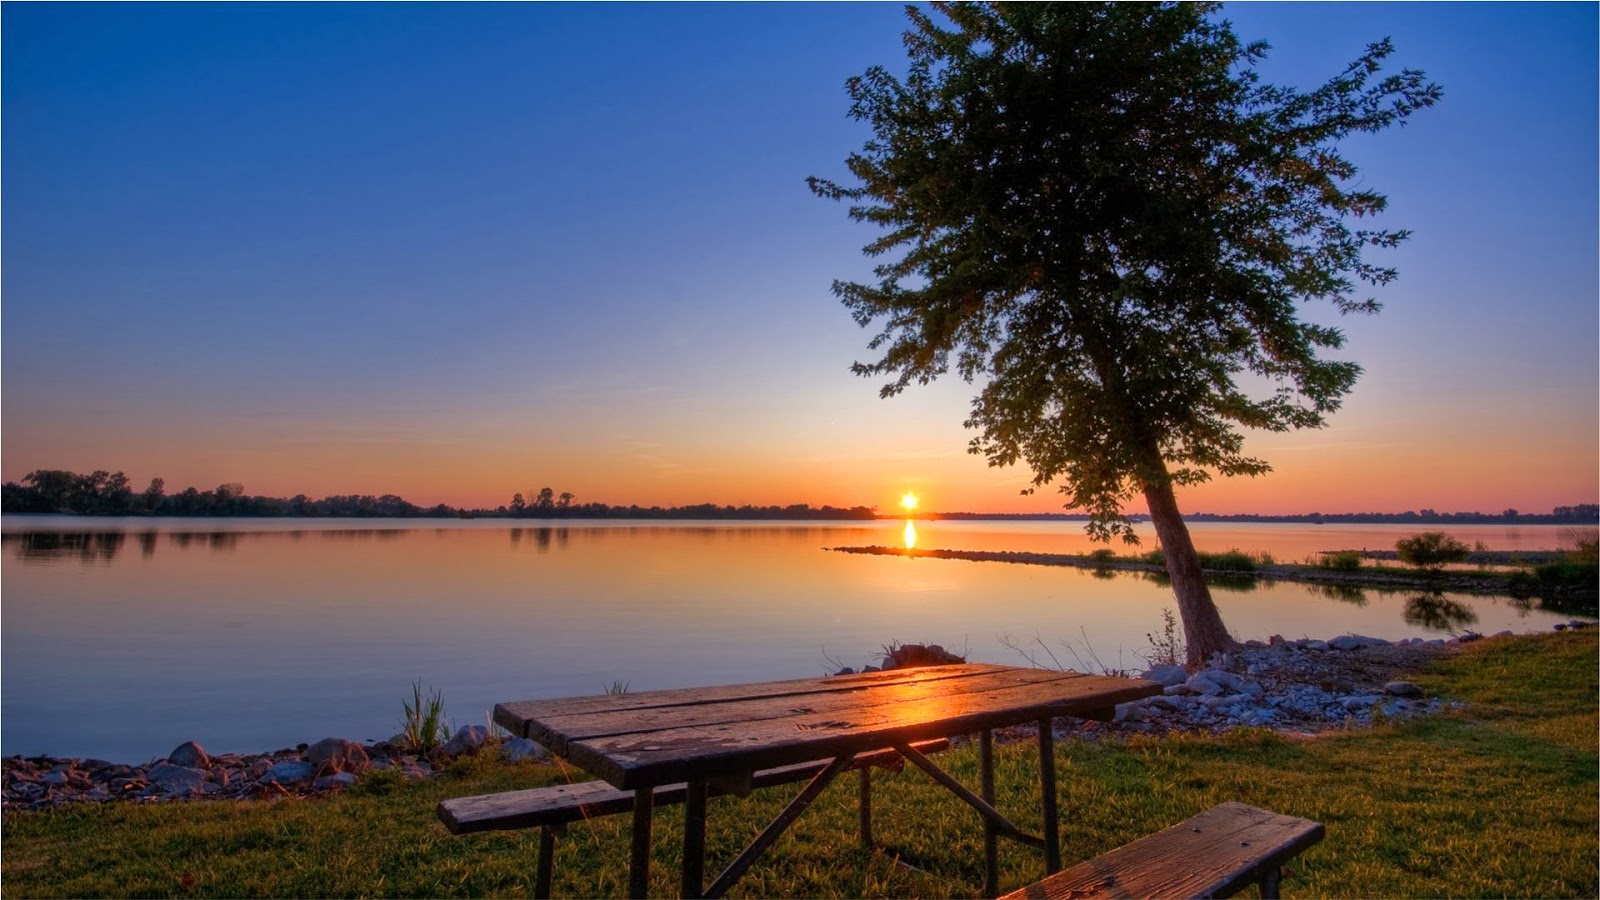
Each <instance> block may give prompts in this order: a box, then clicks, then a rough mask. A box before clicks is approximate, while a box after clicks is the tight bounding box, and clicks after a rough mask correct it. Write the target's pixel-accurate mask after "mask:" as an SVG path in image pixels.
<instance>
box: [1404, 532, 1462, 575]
mask: <svg viewBox="0 0 1600 900" xmlns="http://www.w3.org/2000/svg"><path fill="white" fill-rule="evenodd" d="M1394 549H1395V553H1396V555H1398V556H1399V557H1400V561H1401V562H1403V563H1408V564H1410V565H1413V566H1416V567H1417V568H1419V569H1426V570H1427V571H1429V572H1438V571H1439V570H1440V569H1443V568H1444V567H1445V564H1446V563H1454V562H1465V561H1466V559H1467V557H1468V556H1469V555H1470V554H1471V553H1472V551H1471V550H1469V549H1467V545H1466V544H1463V543H1462V542H1460V541H1458V540H1456V539H1455V538H1453V537H1451V536H1450V535H1448V534H1445V533H1444V532H1442V531H1424V532H1421V533H1420V534H1414V535H1412V536H1411V537H1408V538H1401V539H1400V540H1398V541H1395V544H1394Z"/></svg>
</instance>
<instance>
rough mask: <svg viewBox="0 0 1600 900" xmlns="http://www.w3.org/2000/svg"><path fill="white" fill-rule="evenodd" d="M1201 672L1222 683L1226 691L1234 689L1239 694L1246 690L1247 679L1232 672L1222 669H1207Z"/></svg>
mask: <svg viewBox="0 0 1600 900" xmlns="http://www.w3.org/2000/svg"><path fill="white" fill-rule="evenodd" d="M1201 674H1202V675H1205V676H1206V677H1207V678H1209V679H1211V680H1212V681H1214V682H1216V683H1217V684H1219V685H1221V686H1222V688H1223V689H1224V690H1226V691H1232V692H1233V693H1235V694H1237V693H1240V692H1242V691H1243V690H1244V686H1245V680H1244V679H1243V678H1240V677H1239V676H1237V675H1235V674H1233V673H1232V672H1224V671H1221V670H1220V669H1207V670H1206V671H1204V672H1202V673H1201Z"/></svg>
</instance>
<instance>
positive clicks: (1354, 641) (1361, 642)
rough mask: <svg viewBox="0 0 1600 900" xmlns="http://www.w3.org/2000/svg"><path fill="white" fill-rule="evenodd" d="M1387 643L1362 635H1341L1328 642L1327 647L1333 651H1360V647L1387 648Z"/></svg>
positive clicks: (1380, 639) (1381, 639)
mask: <svg viewBox="0 0 1600 900" xmlns="http://www.w3.org/2000/svg"><path fill="white" fill-rule="evenodd" d="M1388 645H1389V642H1388V641H1386V640H1384V639H1383V638H1375V637H1367V636H1366V635H1364V634H1341V635H1339V636H1338V637H1336V638H1334V639H1332V640H1330V641H1328V646H1329V647H1332V648H1333V649H1335V650H1360V649H1361V648H1362V647H1387V646H1388Z"/></svg>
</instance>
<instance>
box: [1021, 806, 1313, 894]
mask: <svg viewBox="0 0 1600 900" xmlns="http://www.w3.org/2000/svg"><path fill="white" fill-rule="evenodd" d="M1322 835H1323V828H1322V823H1320V822H1313V821H1311V820H1310V819H1300V818H1296V817H1294V816H1280V815H1278V814H1276V813H1271V812H1267V811H1266V810H1264V809H1257V808H1255V807H1254V806H1246V805H1244V804H1243V803H1223V804H1221V805H1219V806H1214V807H1212V808H1211V809H1208V810H1206V811H1205V812H1203V813H1200V814H1199V815H1197V816H1194V817H1192V818H1190V819H1186V820H1184V821H1182V822H1179V823H1178V824H1176V825H1174V826H1172V827H1171V828H1167V829H1164V830H1162V831H1158V832H1156V833H1155V834H1152V835H1150V836H1148V837H1143V838H1140V839H1139V840H1137V841H1134V842H1133V843H1131V844H1126V845H1124V846H1121V847H1118V848H1117V849H1115V850H1112V851H1111V852H1109V853H1106V854H1103V855H1101V856H1097V857H1095V858H1094V859H1091V860H1089V861H1088V862H1084V863H1080V864H1078V865H1076V866H1073V867H1072V868H1070V869H1065V870H1063V871H1060V872H1057V873H1056V874H1054V875H1051V876H1050V877H1049V878H1046V879H1045V880H1043V881H1040V882H1038V883H1037V884H1031V885H1029V886H1027V887H1025V888H1023V889H1021V890H1019V891H1014V892H1012V893H1010V894H1007V895H1006V896H1005V897H1004V898H1002V900H1088V898H1097V897H1103V898H1113V897H1116V898H1121V897H1171V898H1188V897H1230V896H1232V895H1234V894H1236V893H1238V892H1239V891H1241V890H1243V889H1244V888H1245V887H1246V886H1248V885H1250V884H1259V885H1260V886H1261V896H1262V897H1263V898H1269V897H1277V896H1278V882H1279V879H1280V877H1281V872H1280V870H1281V867H1282V866H1283V864H1284V863H1285V862H1287V861H1288V860H1290V859H1292V858H1293V857H1295V856H1296V855H1298V854H1299V853H1300V852H1301V851H1302V850H1304V849H1306V848H1307V847H1309V846H1311V845H1312V844H1315V843H1316V842H1318V841H1320V840H1322Z"/></svg>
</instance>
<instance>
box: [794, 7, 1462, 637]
mask: <svg viewBox="0 0 1600 900" xmlns="http://www.w3.org/2000/svg"><path fill="white" fill-rule="evenodd" d="M934 7H935V9H936V10H937V11H938V12H939V13H942V16H943V19H945V20H946V21H945V22H943V23H937V22H935V21H934V19H933V18H932V17H931V16H930V15H928V14H925V13H924V12H922V11H919V10H918V9H916V8H908V9H907V15H908V16H909V17H910V20H911V27H910V29H909V30H908V31H907V32H906V34H905V45H906V48H907V50H908V53H909V56H910V60H909V69H908V70H907V73H906V74H905V76H904V77H903V78H897V77H895V76H894V75H892V74H891V73H890V72H889V71H888V70H887V69H885V68H882V67H874V68H872V69H869V70H867V72H866V73H865V74H863V75H860V76H857V77H855V78H852V79H850V80H849V82H848V83H847V87H848V90H849V93H850V97H851V100H852V104H851V107H850V115H851V117H853V118H855V119H857V120H860V121H862V122H865V123H866V124H867V125H869V126H870V127H871V129H872V137H871V139H870V140H868V141H867V143H866V144H865V145H864V146H863V147H862V148H861V149H860V150H859V151H857V152H855V153H852V154H851V155H850V156H849V158H848V160H847V165H848V167H849V170H850V172H851V174H852V175H854V177H855V182H854V183H848V184H845V183H838V182H834V181H829V180H826V179H818V178H813V179H811V180H810V184H811V188H812V190H814V191H815V192H816V193H817V194H819V195H821V196H823V197H826V198H831V199H836V200H844V201H847V202H848V203H849V204H850V207H849V209H850V217H851V218H852V219H855V220H857V221H865V222H868V223H871V224H874V225H877V226H880V227H881V228H882V229H883V230H884V233H883V234H882V235H881V236H880V237H879V238H877V239H876V240H874V241H872V242H871V243H870V244H868V245H867V246H866V248H865V251H866V253H867V254H868V255H870V256H873V257H877V258H879V259H880V262H879V264H878V265H877V266H876V267H875V269H874V274H875V277H876V279H877V280H876V281H873V282H872V283H856V282H849V281H840V282H836V283H835V284H834V292H835V293H836V294H837V295H838V296H839V297H840V298H841V300H842V301H843V302H844V304H845V305H846V306H847V307H848V308H849V309H850V310H851V312H852V313H853V314H854V316H855V318H856V320H857V321H858V322H859V323H860V324H861V325H863V326H873V325H875V326H876V327H878V328H879V329H880V330H879V331H878V333H877V336H876V337H874V338H873V339H872V341H871V343H870V345H869V346H870V347H871V348H872V349H874V350H878V351H881V352H882V355H881V356H880V357H879V358H878V359H877V360H876V361H872V362H861V363H856V364H855V366H854V370H855V371H856V372H857V373H858V374H861V375H866V376H869V377H881V376H890V380H889V381H888V382H887V383H886V384H885V385H884V386H883V388H882V394H883V395H884V396H892V395H894V394H897V393H899V392H900V391H902V390H904V389H905V388H906V387H907V386H909V385H911V384H912V383H914V382H915V383H920V384H926V383H928V382H929V381H932V380H933V379H934V378H936V377H938V376H940V375H944V374H946V372H947V371H949V369H950V368H951V367H954V368H955V370H956V372H958V373H959V374H960V375H961V376H962V377H963V378H965V379H966V380H967V381H969V382H972V383H974V384H976V385H978V386H979V388H980V390H979V392H978V394H977V396H976V397H975V398H974V399H973V401H972V408H971V415H970V417H969V418H968V419H967V421H966V425H967V427H969V428H972V429H974V430H976V431H977V432H978V436H977V437H975V438H974V439H973V440H972V442H971V445H970V449H971V451H972V452H974V453H981V454H983V455H985V456H987V457H988V459H989V462H990V463H991V464H992V465H1011V464H1014V463H1018V462H1022V463H1025V464H1026V465H1027V466H1028V467H1029V468H1030V469H1031V470H1032V473H1033V476H1032V482H1033V485H1034V486H1035V487H1043V486H1047V485H1051V484H1057V485H1058V486H1059V489H1060V491H1061V492H1062V493H1063V494H1064V495H1065V496H1066V505H1067V507H1068V508H1074V509H1082V510H1086V511H1088V512H1089V513H1090V514H1091V515H1092V520H1091V522H1090V524H1089V532H1090V534H1091V535H1093V536H1094V537H1096V538H1098V539H1101V540H1110V539H1111V538H1112V537H1114V536H1118V535H1120V536H1122V537H1123V538H1125V539H1129V540H1131V539H1132V538H1133V532H1132V527H1131V524H1130V522H1129V520H1128V519H1127V518H1126V516H1125V515H1124V513H1123V510H1124V509H1125V507H1126V506H1127V504H1128V503H1130V502H1131V501H1132V500H1133V499H1134V498H1135V496H1136V495H1140V494H1142V495H1143V497H1144V500H1145V502H1146V503H1147V504H1148V507H1149V512H1150V518H1151V521H1152V522H1153V524H1154V525H1155V529H1156V534H1157V536H1158V537H1159V539H1160V541H1161V546H1162V549H1163V550H1164V551H1165V556H1166V560H1167V570H1168V573H1169V574H1170V575H1171V577H1172V584H1173V589H1174V592H1175V594H1176V596H1177V600H1178V608H1179V612H1180V615H1181V616H1182V619H1183V624H1184V632H1185V636H1186V638H1187V643H1188V653H1189V661H1190V662H1191V663H1199V662H1201V661H1203V660H1204V659H1205V658H1206V657H1208V656H1209V655H1210V654H1212V653H1214V652H1217V651H1219V650H1223V649H1226V648H1228V647H1230V646H1232V644H1233V640H1232V638H1231V637H1230V636H1229V635H1228V632H1227V629H1226V628H1225V627H1224V626H1223V624H1222V619H1221V617H1220V616H1219V615H1218V613H1217V609H1216V606H1215V604H1213V603H1212V601H1211V596H1210V592H1209V591H1208V590H1207V588H1206V584H1205V581H1204V580H1203V578H1202V574H1201V570H1200V564H1199V560H1198V558H1197V556H1196V554H1195V551H1194V544H1193V542H1192V541H1191V540H1190V538H1189V533H1188V529H1187V528H1186V527H1185V525H1184V522H1183V518H1182V516H1181V514H1180V512H1179V510H1178V504H1177V501H1176V499H1175V495H1174V490H1173V489H1174V487H1175V486H1183V485H1192V484H1196V483H1198V482H1201V481H1204V480H1206V479H1208V478H1210V477H1212V476H1213V475H1219V474H1220V475H1259V474H1262V473H1264V472H1267V471H1268V470H1269V466H1268V464H1267V463H1266V462H1265V461H1263V460H1261V459H1256V458H1252V457H1249V456H1247V455H1245V453H1244V446H1243V436H1242V430H1243V429H1266V430H1269V431H1285V430H1288V429H1294V428H1310V427H1318V426H1321V425H1322V424H1323V422H1324V418H1325V417H1326V416H1327V415H1328V414H1329V413H1330V412H1332V411H1333V410H1335V409H1337V408H1338V406H1339V403H1340V398H1341V397H1342V396H1343V395H1344V394H1345V393H1346V392H1348V391H1349V390H1350V388H1351V386H1352V385H1353V384H1354V383H1355V380H1356V376H1357V375H1358V374H1359V373H1360V368H1359V367H1358V366H1357V365H1355V364H1354V363H1352V362H1348V361H1340V360H1333V359H1327V358H1325V357H1324V355H1323V354H1324V353H1325V352H1326V351H1329V350H1334V349H1337V348H1338V347H1340V345H1341V344H1342V342H1343V336H1342V334H1341V332H1340V331H1339V330H1338V329H1336V328H1333V327H1329V326H1327V325H1325V324H1315V323H1313V322H1310V321H1306V320H1304V319H1302V318H1301V317H1300V315H1299V314H1298V312H1297V306H1298V305H1299V304H1300V303H1301V302H1303V301H1310V300H1320V301H1326V302H1327V303H1328V304H1330V306H1331V308H1333V309H1337V310H1338V311H1339V312H1342V313H1370V312H1374V311H1376V310H1377V308H1378V305H1377V303H1376V301H1375V300H1373V299H1372V298H1370V297H1367V296H1364V295H1363V294H1362V293H1361V292H1362V291H1363V290H1365V289H1366V288H1367V287H1369V286H1377V285H1382V284H1384V283H1386V282H1388V281H1389V280H1390V279H1392V278H1393V277H1394V276H1395V272H1394V271H1393V270H1392V269H1388V268H1381V267H1378V266H1375V265H1371V264H1369V263H1368V262H1366V260H1365V259H1364V257H1363V253H1364V252H1365V251H1366V250H1368V249H1369V248H1386V247H1392V246H1394V245H1395V244H1397V243H1399V242H1400V241H1401V240H1403V239H1404V238H1405V236H1406V234H1405V232H1402V231H1385V230H1366V229H1358V228H1354V227H1353V225H1352V220H1356V219H1362V218H1365V217H1367V216H1370V215H1372V214H1375V213H1378V212H1380V211H1382V210H1383V208H1384V206H1385V200H1384V197H1383V195H1381V194H1379V193H1377V192H1375V191H1373V190H1371V189H1368V188H1366V187H1364V186H1360V185H1358V184H1357V183H1356V182H1355V174H1356V169H1355V167H1354V166H1353V165H1351V163H1350V162H1349V161H1348V160H1346V159H1345V158H1344V157H1343V156H1342V155H1341V154H1340V151H1339V149H1338V144H1339V142H1340V141H1341V139H1343V138H1345V137H1346V136H1348V135H1350V134H1352V133H1355V132H1371V131H1378V130H1381V129H1383V128H1385V127H1387V126H1389V125H1394V124H1398V123H1401V122H1403V121H1404V120H1405V118H1406V117H1407V116H1409V115H1410V114H1411V113H1413V112H1415V111H1416V110H1418V109H1420V108H1422V107H1425V106H1429V105H1432V104H1433V103H1434V102H1435V101H1436V100H1438V98H1439V97H1440V96H1441V92H1440V89H1439V87H1438V86H1437V85H1434V84H1431V83H1429V82H1427V81H1426V79H1425V78H1424V76H1423V75H1422V73H1420V72H1415V71H1410V70H1406V71H1402V72H1400V73H1398V74H1390V75H1383V74H1380V70H1381V68H1382V65H1383V61H1384V59H1385V58H1386V57H1388V56H1389V55H1390V52H1391V47H1390V45H1389V43H1388V41H1382V42H1379V43H1376V44H1373V45H1371V46H1369V47H1368V48H1366V52H1364V53H1363V54H1361V56H1360V57H1359V58H1357V59H1356V61H1355V62H1353V63H1351V64H1350V66H1349V67H1347V68H1346V69H1345V70H1344V71H1343V72H1340V73H1339V74H1338V75H1336V76H1334V77H1333V78H1332V79H1330V80H1329V81H1328V82H1327V83H1326V84H1324V85H1322V86H1321V87H1318V88H1316V89H1315V90H1311V91H1301V90H1297V89H1294V88H1290V87H1281V86H1275V85H1271V84H1267V83H1265V82H1264V81H1263V80H1262V79H1261V78H1260V77H1259V75H1258V73H1257V72H1256V71H1255V66H1256V64H1257V63H1258V61H1259V60H1261V59H1262V58H1263V57H1264V55H1265V53H1266V50H1267V48H1266V45H1265V44H1261V43H1255V44H1245V43H1242V42H1241V41H1240V40H1239V39H1238V38H1237V37H1235V35H1234V33H1233V31H1232V28H1231V27H1230V26H1229V24H1228V23H1227V22H1226V21H1222V20H1220V19H1219V18H1218V17H1217V10H1216V7H1215V6H1214V5H1199V4H1163V5H1153V4H1134V3H1114V4H1099V3H1095V4H1089V3H1063V4H1056V3H1044V4H1033V3H1026V4H1024V3H1017V4H1010V3H993V4H975V3H951V4H934ZM1030 490H1031V488H1030Z"/></svg>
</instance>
